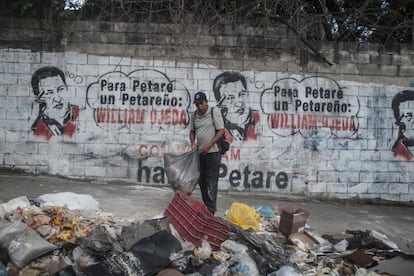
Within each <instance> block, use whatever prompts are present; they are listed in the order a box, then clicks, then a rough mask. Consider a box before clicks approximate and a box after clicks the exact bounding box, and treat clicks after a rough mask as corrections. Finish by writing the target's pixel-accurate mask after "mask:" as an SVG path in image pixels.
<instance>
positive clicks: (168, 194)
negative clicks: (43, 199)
mask: <svg viewBox="0 0 414 276" xmlns="http://www.w3.org/2000/svg"><path fill="white" fill-rule="evenodd" d="M68 191H69V192H74V193H79V194H89V195H92V196H93V197H94V198H95V199H96V200H97V201H98V202H99V203H100V207H101V209H102V211H104V212H109V213H112V214H113V215H114V217H116V218H119V219H124V220H125V221H134V220H145V219H151V218H154V217H156V216H162V215H163V213H164V210H165V209H166V208H167V206H168V204H169V202H170V201H171V199H172V198H173V196H174V193H173V191H172V189H171V188H170V187H148V186H140V185H137V184H134V183H104V182H96V181H95V182H94V181H92V182H88V181H80V180H69V179H64V178H59V177H48V176H33V175H26V174H15V173H4V172H3V173H1V174H0V203H2V202H6V201H8V200H10V199H12V198H15V197H18V196H22V195H25V196H28V197H36V196H40V195H42V194H46V193H58V192H68ZM193 196H194V197H195V198H197V199H199V200H200V193H199V190H198V188H197V189H196V190H195V191H194V194H193ZM232 202H242V203H245V204H248V205H251V206H252V205H259V204H261V205H267V206H270V207H272V208H273V210H275V211H277V210H278V208H280V207H289V206H291V207H294V208H302V209H305V210H307V211H309V212H310V216H309V218H308V220H307V225H308V226H309V227H310V228H311V230H312V231H314V232H316V233H318V234H320V235H322V234H340V233H343V232H345V230H362V231H365V230H370V231H371V230H376V231H379V232H382V233H384V234H386V236H387V237H388V238H389V239H390V240H391V241H393V242H395V243H396V244H397V245H398V246H399V248H400V249H401V250H403V251H404V252H406V253H411V254H413V253H414V231H413V229H414V208H413V207H402V206H390V205H372V204H355V203H352V204H351V203H346V204H344V203H335V202H318V201H315V200H312V201H310V200H304V199H298V198H284V199H283V200H281V199H278V198H275V197H263V196H260V197H259V196H257V197H253V196H251V195H248V194H236V193H231V194H229V193H227V192H223V191H222V192H219V198H218V212H217V213H216V215H217V216H223V215H224V213H225V211H226V210H227V209H228V208H229V207H230V205H231V203H232Z"/></svg>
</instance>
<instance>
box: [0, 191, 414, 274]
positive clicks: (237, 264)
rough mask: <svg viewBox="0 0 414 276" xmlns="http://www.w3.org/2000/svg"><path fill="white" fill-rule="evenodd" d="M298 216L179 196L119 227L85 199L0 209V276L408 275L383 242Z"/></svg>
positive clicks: (408, 259)
mask: <svg viewBox="0 0 414 276" xmlns="http://www.w3.org/2000/svg"><path fill="white" fill-rule="evenodd" d="M309 216H310V213H309V212H307V211H306V210H302V209H294V208H284V209H280V210H273V209H272V208H270V207H269V206H248V205H246V204H243V203H241V202H234V203H233V204H232V205H231V206H230V208H229V209H228V210H227V212H226V214H225V216H224V217H222V218H219V217H216V216H213V215H212V214H210V213H209V212H208V210H207V209H206V208H205V206H204V205H203V204H202V203H200V202H199V201H197V200H196V199H194V198H192V197H191V196H189V195H187V194H185V193H183V192H180V191H179V190H177V191H176V192H175V196H174V198H173V199H172V200H171V202H170V204H169V205H168V207H167V209H166V210H165V212H164V216H161V217H159V218H153V219H151V220H144V221H137V222H131V223H127V224H125V223H123V224H121V223H120V222H119V221H117V220H116V218H113V217H112V216H111V215H110V214H106V213H103V212H101V211H100V210H99V203H98V202H96V201H95V200H94V199H93V198H92V197H91V196H88V195H79V194H74V193H60V194H59V193H58V194H48V195H43V196H40V197H38V198H27V197H24V196H22V197H18V198H15V199H12V200H10V201H9V202H7V203H3V204H0V275H99V276H103V275H160V276H163V275H191V276H197V275H217V276H220V275H225V276H228V275H240V276H242V275H243V276H257V275H269V276H281V275H283V276H287V275H293V276H295V275H298V276H299V275H306V276H307V275H361V276H362V275H380V274H377V273H381V275H410V273H412V272H413V271H414V256H412V255H407V254H404V253H403V252H401V251H400V250H399V249H398V247H397V246H396V245H395V244H394V243H393V242H392V241H390V240H388V239H387V237H386V236H385V235H384V234H383V233H379V232H377V231H358V230H347V231H346V233H342V234H338V235H319V234H317V233H313V232H312V231H311V230H310V228H309V226H307V224H306V221H307V218H308V217H309Z"/></svg>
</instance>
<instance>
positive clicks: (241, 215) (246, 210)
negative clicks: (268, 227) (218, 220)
mask: <svg viewBox="0 0 414 276" xmlns="http://www.w3.org/2000/svg"><path fill="white" fill-rule="evenodd" d="M226 220H227V221H230V222H232V223H234V224H236V225H238V226H240V227H241V228H243V229H244V230H246V229H249V228H252V229H253V230H255V231H258V230H259V224H260V216H259V215H258V214H257V213H256V211H255V210H254V209H253V208H252V207H250V206H248V205H246V204H243V203H240V202H233V203H232V204H231V206H230V209H229V210H228V211H227V215H226Z"/></svg>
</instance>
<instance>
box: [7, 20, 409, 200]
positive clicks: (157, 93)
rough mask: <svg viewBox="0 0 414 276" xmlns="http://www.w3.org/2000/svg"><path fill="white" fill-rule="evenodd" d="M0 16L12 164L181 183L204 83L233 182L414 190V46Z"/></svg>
mask: <svg viewBox="0 0 414 276" xmlns="http://www.w3.org/2000/svg"><path fill="white" fill-rule="evenodd" d="M1 23H2V24H1V28H0V29H1V31H2V32H1V33H2V34H1V37H0V45H1V49H0V97H1V101H0V106H1V109H0V126H1V130H0V141H1V142H0V158H1V159H0V160H1V167H2V168H6V169H14V170H21V171H25V172H29V173H35V174H40V173H42V174H52V175H62V176H66V177H74V178H88V179H98V180H101V179H102V180H122V181H129V182H132V183H138V184H152V185H168V180H167V178H166V175H165V170H164V167H163V155H164V153H165V152H184V151H187V150H189V141H188V131H189V130H188V122H189V116H190V114H191V112H192V111H194V106H193V104H192V99H193V95H194V94H195V92H197V91H204V92H206V93H207V95H208V97H209V102H210V105H212V106H217V108H221V110H222V112H223V114H224V117H225V120H226V127H227V129H228V132H227V136H228V137H229V139H230V140H231V149H230V151H229V152H228V153H227V154H226V155H225V156H223V164H222V170H221V178H220V189H222V190H238V191H245V192H253V193H258V194H259V193H266V194H278V195H280V194H298V195H305V196H308V197H329V198H341V199H351V198H352V199H355V198H358V199H383V200H391V201H398V202H410V201H413V199H414V184H413V183H414V181H413V180H414V176H413V174H412V173H411V171H412V169H413V168H414V166H413V162H412V154H411V152H410V147H411V146H412V145H414V143H413V142H412V139H413V136H412V134H410V132H411V131H412V130H414V128H413V127H414V126H413V125H412V122H413V120H412V110H413V101H414V92H412V91H411V90H410V88H409V86H410V82H411V80H412V76H413V71H414V66H413V57H414V56H413V51H412V50H411V49H410V48H409V47H406V48H404V47H401V48H400V49H394V50H393V51H391V50H386V49H381V48H380V47H378V46H376V45H364V48H363V47H362V45H352V44H351V45H345V44H343V45H336V46H332V45H319V46H320V47H319V51H320V54H321V56H323V57H324V58H325V59H324V60H322V59H320V58H319V59H318V58H315V56H314V54H313V53H311V52H308V51H306V50H299V49H300V47H299V46H300V42H299V41H297V40H295V38H294V37H290V34H289V32H288V31H287V30H286V29H283V28H280V29H269V30H267V31H266V32H267V33H266V34H265V33H263V31H259V30H257V29H254V28H246V27H243V26H222V28H216V29H214V30H212V29H205V28H203V27H194V26H192V27H191V26H190V27H186V29H185V30H180V28H179V27H177V26H173V25H165V24H126V23H108V22H102V23H96V22H95V23H92V22H72V23H68V24H66V25H65V26H64V27H62V29H61V30H60V31H61V33H60V34H58V35H56V34H54V33H53V30H50V29H47V28H46V29H45V28H44V27H42V26H41V25H40V24H39V23H38V22H36V21H32V22H30V23H29V24H28V23H27V21H25V22H22V21H19V20H17V19H7V20H6V19H2V22H1ZM56 39H59V41H56ZM328 62H332V64H333V65H332V66H330V65H328ZM50 74H51V75H50ZM50 76H51V77H50ZM45 77H48V78H45ZM413 91H414V89H413Z"/></svg>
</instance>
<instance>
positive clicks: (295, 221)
mask: <svg viewBox="0 0 414 276" xmlns="http://www.w3.org/2000/svg"><path fill="white" fill-rule="evenodd" d="M279 213H280V222H279V232H281V233H282V234H283V235H285V236H286V237H289V236H290V235H291V234H294V233H298V232H302V231H303V230H304V229H305V224H306V220H307V219H308V217H309V215H310V213H309V212H307V211H305V210H303V209H297V210H295V209H293V208H283V209H280V210H279Z"/></svg>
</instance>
